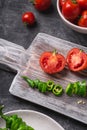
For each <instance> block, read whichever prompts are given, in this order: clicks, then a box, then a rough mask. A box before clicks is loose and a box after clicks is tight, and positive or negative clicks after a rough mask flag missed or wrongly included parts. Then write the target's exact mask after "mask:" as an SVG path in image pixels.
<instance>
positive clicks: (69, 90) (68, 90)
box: [65, 83, 74, 96]
mask: <svg viewBox="0 0 87 130" xmlns="http://www.w3.org/2000/svg"><path fill="white" fill-rule="evenodd" d="M65 92H66V94H67V95H68V96H72V95H73V93H74V86H73V83H69V84H68V85H67V87H66V89H65Z"/></svg>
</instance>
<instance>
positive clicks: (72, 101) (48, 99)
mask: <svg viewBox="0 0 87 130" xmlns="http://www.w3.org/2000/svg"><path fill="white" fill-rule="evenodd" d="M73 47H79V48H81V49H83V50H84V51H85V52H87V48H86V47H84V46H80V45H77V44H75V43H71V42H68V41H64V40H61V39H58V38H55V37H52V36H49V35H47V34H44V33H40V34H38V35H37V36H36V37H35V39H34V40H33V42H32V43H31V46H30V47H29V48H28V49H27V50H26V52H25V61H26V65H25V67H24V68H23V69H22V70H21V71H20V72H19V73H18V74H17V76H16V77H15V79H14V81H13V83H12V85H11V87H10V89H9V91H10V93H11V94H13V95H15V96H18V97H20V98H22V99H25V100H28V101H31V102H33V103H36V104H39V105H41V106H44V107H47V108H49V109H52V110H54V111H56V112H59V113H62V114H64V115H66V116H69V117H72V118H74V119H76V120H79V121H81V122H83V123H85V124H87V97H86V98H81V97H76V96H73V97H68V96H67V95H66V94H63V95H62V96H61V97H56V96H54V95H53V94H51V93H47V94H42V93H40V92H38V90H34V89H32V88H29V87H28V85H27V83H25V81H23V79H21V75H27V76H29V77H30V78H31V79H36V78H38V79H40V80H42V81H47V80H48V79H51V80H54V82H55V83H60V84H61V85H62V86H63V88H64V89H65V87H66V85H67V84H68V83H69V82H74V81H78V80H79V81H82V80H86V81H87V71H86V70H85V71H83V72H79V73H75V72H71V71H70V70H69V69H68V68H65V69H64V70H63V71H62V72H60V73H57V74H54V75H48V74H46V73H44V72H43V71H42V69H41V68H40V65H39V58H40V55H41V53H42V52H44V51H53V50H54V49H57V50H58V52H59V53H61V54H63V55H64V56H66V55H67V52H68V51H69V50H70V49H71V48H73ZM28 56H29V60H26V57H27V59H28ZM78 100H84V102H85V105H84V104H77V101H78Z"/></svg>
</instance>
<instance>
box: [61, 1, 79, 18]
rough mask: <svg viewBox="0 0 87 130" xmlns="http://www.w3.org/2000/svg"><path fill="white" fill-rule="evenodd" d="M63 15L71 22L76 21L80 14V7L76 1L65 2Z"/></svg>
mask: <svg viewBox="0 0 87 130" xmlns="http://www.w3.org/2000/svg"><path fill="white" fill-rule="evenodd" d="M62 14H63V15H64V17H65V18H66V19H67V20H69V21H74V20H75V19H76V18H77V17H78V15H79V14H80V7H79V5H78V3H77V2H76V0H74V1H73V0H67V1H65V3H64V5H63V7H62Z"/></svg>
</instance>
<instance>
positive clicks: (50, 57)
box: [40, 52, 65, 74]
mask: <svg viewBox="0 0 87 130" xmlns="http://www.w3.org/2000/svg"><path fill="white" fill-rule="evenodd" d="M40 66H41V68H42V70H44V71H45V72H46V73H48V74H53V73H57V72H60V71H62V70H63V69H64V67H65V58H64V56H63V55H61V54H58V53H55V52H44V53H43V54H42V55H41V57H40Z"/></svg>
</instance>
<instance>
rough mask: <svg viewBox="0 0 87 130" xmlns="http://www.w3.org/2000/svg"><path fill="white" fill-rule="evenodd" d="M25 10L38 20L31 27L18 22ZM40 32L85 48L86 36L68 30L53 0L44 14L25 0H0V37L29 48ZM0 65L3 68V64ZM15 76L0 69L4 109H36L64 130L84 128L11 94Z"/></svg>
mask: <svg viewBox="0 0 87 130" xmlns="http://www.w3.org/2000/svg"><path fill="white" fill-rule="evenodd" d="M26 11H32V12H34V14H35V16H36V20H37V23H36V25H35V26H34V27H32V28H29V27H28V28H27V27H25V26H24V25H23V23H22V21H21V16H22V13H24V12H26ZM39 32H44V33H47V34H50V35H53V36H55V37H59V38H61V39H65V40H67V41H71V42H74V43H76V44H80V45H84V46H86V47H87V35H86V34H80V33H77V32H75V31H73V30H71V29H70V28H68V27H67V26H66V25H65V24H64V23H63V22H62V20H61V19H60V17H59V15H58V14H57V9H56V0H52V7H51V9H50V10H49V11H48V12H47V13H40V12H38V11H36V10H35V9H34V7H33V5H32V4H31V3H30V2H29V1H28V0H0V38H3V39H6V40H9V41H11V42H14V43H16V44H19V45H22V46H23V47H24V48H28V47H29V45H30V43H31V42H32V40H33V39H34V37H35V36H36V35H37V33H39ZM0 68H3V67H2V65H0ZM4 68H6V67H5V66H4ZM15 75H16V73H13V72H11V71H5V70H4V69H0V102H1V103H2V104H4V105H5V109H4V112H7V111H10V110H15V109H31V110H37V111H40V112H42V113H45V114H47V115H49V116H50V117H52V118H53V119H55V120H56V121H57V122H59V123H60V124H61V125H62V126H63V127H64V128H65V130H87V126H86V125H84V124H83V123H80V122H78V121H76V120H74V119H71V118H69V117H66V116H64V115H62V114H59V113H56V112H54V111H52V110H49V109H47V108H44V107H41V106H39V105H37V104H34V103H31V102H29V101H25V100H22V99H20V98H17V97H14V96H12V95H11V94H10V93H9V91H8V90H9V87H10V85H11V83H12V80H13V78H14V76H15Z"/></svg>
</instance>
